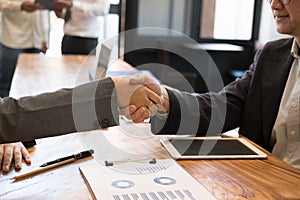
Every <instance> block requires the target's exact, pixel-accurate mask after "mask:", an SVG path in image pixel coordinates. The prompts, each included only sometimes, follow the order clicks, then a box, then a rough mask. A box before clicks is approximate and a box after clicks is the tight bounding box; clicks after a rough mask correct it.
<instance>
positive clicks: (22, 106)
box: [0, 77, 162, 172]
mask: <svg viewBox="0 0 300 200" xmlns="http://www.w3.org/2000/svg"><path fill="white" fill-rule="evenodd" d="M152 89H153V88H152ZM160 95H161V91H160V87H158V88H157V90H155V92H153V91H152V90H149V89H148V88H147V87H144V86H142V85H131V84H129V77H115V78H105V79H100V80H97V81H93V82H89V83H86V84H82V85H79V86H76V87H75V88H70V89H61V90H58V91H56V92H52V93H44V94H40V95H37V96H28V97H22V98H20V99H13V98H8V97H6V98H2V99H0V164H1V160H3V161H2V170H3V171H4V172H7V171H8V170H9V167H10V164H11V161H12V157H13V156H14V160H15V168H16V169H20V168H21V160H22V156H21V154H23V157H24V158H25V161H26V162H27V163H30V158H29V154H28V152H27V150H26V149H25V148H24V147H23V145H22V144H21V143H11V144H10V145H6V144H4V143H8V142H15V141H31V140H34V139H37V138H43V137H51V136H58V135H63V134H68V133H73V132H78V131H88V130H95V129H99V128H107V127H110V126H115V125H117V124H118V123H119V122H118V120H119V117H118V116H119V109H120V110H121V112H120V113H121V114H123V112H124V113H125V112H126V110H127V109H126V108H127V107H128V105H129V104H135V105H136V106H137V107H142V106H146V105H145V104H144V102H146V104H147V105H148V104H149V103H150V102H155V103H156V104H162V102H161V100H162V98H161V96H160ZM74 96H76V98H75V99H74ZM139 101H141V102H143V103H142V104H140V103H139ZM91 108H92V109H95V113H91V115H89V114H83V115H82V111H86V110H89V109H91ZM74 109H75V110H76V109H77V110H79V111H81V113H80V116H82V118H80V121H79V125H78V124H77V123H76V122H78V119H77V118H75V116H76V113H75V111H74ZM127 112H128V111H127ZM94 115H95V116H94ZM94 117H95V119H94ZM3 148H4V149H6V150H3ZM0 166H1V165H0ZM0 169H1V167H0Z"/></svg>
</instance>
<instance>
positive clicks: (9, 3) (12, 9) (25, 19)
mask: <svg viewBox="0 0 300 200" xmlns="http://www.w3.org/2000/svg"><path fill="white" fill-rule="evenodd" d="M23 1H24V0H0V9H1V11H2V17H1V22H2V29H1V35H0V42H1V43H2V44H3V45H5V46H7V47H10V48H15V49H24V48H38V49H41V48H42V42H43V41H46V42H47V43H48V38H49V28H50V24H49V11H47V10H41V11H35V12H31V13H28V12H26V11H21V4H22V2H23Z"/></svg>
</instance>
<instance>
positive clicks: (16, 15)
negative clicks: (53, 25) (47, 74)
mask: <svg viewBox="0 0 300 200" xmlns="http://www.w3.org/2000/svg"><path fill="white" fill-rule="evenodd" d="M0 9H1V11H2V15H1V24H2V26H1V35H0V96H1V97H5V96H8V95H9V90H10V85H11V81H12V77H13V74H14V70H15V67H16V63H17V60H18V55H19V53H39V52H43V53H45V52H46V50H47V44H48V37H49V35H48V34H49V12H48V11H47V10H40V9H41V6H40V5H39V4H35V3H33V2H32V1H23V0H19V1H13V0H6V1H4V0H0Z"/></svg>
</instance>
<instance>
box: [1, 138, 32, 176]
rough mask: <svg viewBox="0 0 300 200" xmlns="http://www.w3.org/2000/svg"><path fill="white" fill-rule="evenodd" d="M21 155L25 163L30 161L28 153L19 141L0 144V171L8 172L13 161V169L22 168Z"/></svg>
mask: <svg viewBox="0 0 300 200" xmlns="http://www.w3.org/2000/svg"><path fill="white" fill-rule="evenodd" d="M22 157H23V158H24V160H25V162H26V163H27V164H30V163H31V160H30V154H29V152H28V151H27V149H26V148H25V147H24V145H23V144H22V143H21V142H16V143H9V144H0V171H1V170H2V171H3V172H9V168H10V165H11V163H12V162H13V161H14V164H15V169H17V170H20V169H21V168H22Z"/></svg>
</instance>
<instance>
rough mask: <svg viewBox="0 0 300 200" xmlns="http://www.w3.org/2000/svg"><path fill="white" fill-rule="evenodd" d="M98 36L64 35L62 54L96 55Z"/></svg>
mask: <svg viewBox="0 0 300 200" xmlns="http://www.w3.org/2000/svg"><path fill="white" fill-rule="evenodd" d="M97 45H98V38H85V37H77V36H69V35H64V36H63V39H62V44H61V52H62V54H80V55H89V54H90V55H96V47H97Z"/></svg>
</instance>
